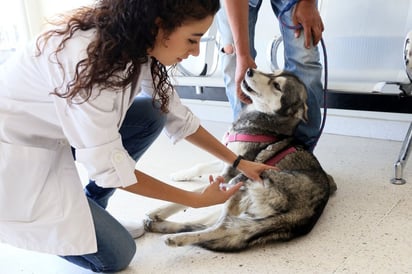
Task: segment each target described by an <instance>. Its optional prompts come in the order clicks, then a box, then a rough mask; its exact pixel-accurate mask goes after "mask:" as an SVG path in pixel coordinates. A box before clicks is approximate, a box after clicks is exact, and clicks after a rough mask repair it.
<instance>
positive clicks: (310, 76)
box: [271, 0, 323, 151]
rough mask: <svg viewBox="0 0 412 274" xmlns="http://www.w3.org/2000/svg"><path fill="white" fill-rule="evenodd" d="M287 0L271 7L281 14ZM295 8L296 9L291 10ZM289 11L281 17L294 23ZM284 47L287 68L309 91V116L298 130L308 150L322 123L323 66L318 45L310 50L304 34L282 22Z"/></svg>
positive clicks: (277, 2) (313, 145) (312, 146)
mask: <svg viewBox="0 0 412 274" xmlns="http://www.w3.org/2000/svg"><path fill="white" fill-rule="evenodd" d="M283 2H284V1H279V0H271V4H272V8H273V10H274V12H275V13H276V16H278V15H279V12H280V11H281V10H282V8H283V4H284V3H283ZM291 11H293V8H292V9H291ZM291 11H288V12H286V13H285V14H284V15H283V17H282V20H283V21H284V22H285V23H286V24H287V25H290V26H292V25H293V22H292V12H291ZM279 26H280V30H281V33H282V38H283V43H284V49H285V70H288V71H290V72H292V73H294V74H295V75H297V76H298V77H299V78H300V79H301V80H302V81H303V83H305V85H306V88H307V91H308V100H307V104H308V118H309V121H308V122H307V123H304V122H301V123H300V124H299V125H298V128H297V131H296V134H295V136H296V138H297V139H298V140H299V141H301V142H302V143H303V144H305V146H306V147H307V149H308V150H311V151H312V150H313V149H314V148H315V145H316V142H317V139H318V137H319V129H320V123H321V112H320V106H321V105H322V103H323V87H322V82H321V77H322V65H321V63H320V61H319V59H320V57H319V50H318V47H317V46H316V47H311V48H309V49H307V48H305V46H304V36H303V34H302V35H300V37H299V38H295V36H294V30H293V29H290V28H287V27H285V26H284V25H283V24H282V23H281V22H279Z"/></svg>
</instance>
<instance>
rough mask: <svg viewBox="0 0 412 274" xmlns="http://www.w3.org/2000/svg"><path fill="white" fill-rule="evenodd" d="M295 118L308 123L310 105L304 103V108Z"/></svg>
mask: <svg viewBox="0 0 412 274" xmlns="http://www.w3.org/2000/svg"><path fill="white" fill-rule="evenodd" d="M295 117H296V118H298V119H300V120H302V121H303V122H305V123H307V122H308V120H309V119H308V105H307V104H306V103H303V107H302V108H300V109H299V110H298V112H296V114H295Z"/></svg>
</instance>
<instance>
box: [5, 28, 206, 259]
mask: <svg viewBox="0 0 412 274" xmlns="http://www.w3.org/2000/svg"><path fill="white" fill-rule="evenodd" d="M93 35H94V31H87V32H77V33H76V34H75V35H74V38H73V39H71V40H69V42H68V43H67V44H66V47H65V48H64V50H63V51H62V52H61V53H60V54H59V60H60V62H61V63H62V65H63V67H64V70H65V74H63V73H62V70H61V69H60V68H59V66H58V65H57V64H56V62H55V61H53V58H54V57H53V56H52V55H50V54H51V52H52V51H53V50H54V49H55V48H56V45H57V44H58V43H59V39H61V38H59V37H53V38H52V39H50V41H49V43H47V45H46V47H45V48H44V53H43V54H42V55H40V56H38V57H35V54H34V53H35V45H30V46H29V47H27V48H26V49H25V50H24V51H22V52H21V53H17V54H16V55H15V56H14V57H12V59H10V60H9V61H8V62H7V63H6V64H4V65H1V66H0V241H2V242H6V243H10V244H12V245H15V246H17V247H21V248H26V249H31V250H37V251H42V252H47V253H53V254H59V255H80V254H87V253H93V252H96V249H97V246H96V239H95V233H94V226H93V221H92V218H91V213H90V210H89V207H88V204H87V199H86V197H85V195H84V192H83V189H82V184H81V181H80V178H79V176H78V173H77V169H76V167H75V164H74V161H73V157H72V155H71V150H70V147H71V146H73V147H75V148H76V158H77V161H78V162H80V163H82V164H83V165H84V166H85V168H86V169H87V171H88V175H89V177H90V178H91V179H94V180H95V181H96V183H97V184H98V185H100V186H103V187H120V186H123V187H125V186H128V185H131V184H134V183H136V177H135V175H134V169H135V164H136V163H135V161H134V160H133V159H131V158H130V157H129V155H128V154H127V152H126V151H125V149H124V147H123V145H122V143H121V137H120V135H119V132H118V130H119V127H120V125H121V123H122V121H123V119H124V116H125V114H126V111H127V109H128V107H129V106H130V104H131V103H132V100H133V98H134V97H135V96H136V95H137V94H138V93H139V92H145V93H147V94H148V95H149V96H152V92H153V87H152V79H151V74H150V64H145V65H143V66H142V72H141V75H140V77H139V80H138V83H137V87H136V89H135V90H131V88H130V87H129V88H127V89H125V90H123V91H108V90H103V91H102V92H101V93H100V95H99V96H92V98H91V99H90V100H89V101H88V102H86V103H82V104H70V105H69V104H67V101H66V99H62V98H59V97H57V96H55V95H51V94H50V92H52V91H53V90H54V88H55V87H60V86H61V84H62V83H63V87H64V86H65V85H66V83H67V82H68V81H70V80H71V79H73V73H74V68H75V64H77V62H78V61H79V60H81V59H82V58H84V57H85V49H86V47H87V45H88V44H89V43H90V41H91V39H92V38H93ZM96 94H98V92H97V91H96ZM169 111H170V112H169V113H168V114H167V122H166V127H165V131H166V134H167V135H168V136H169V137H170V138H171V140H172V141H173V142H177V141H179V140H181V139H182V138H184V137H186V136H188V135H190V134H192V133H194V132H195V131H196V130H197V128H198V127H199V120H198V119H197V118H196V117H195V116H194V115H193V114H192V112H190V110H189V109H188V108H187V107H185V106H183V105H182V104H181V102H180V99H179V97H178V95H177V94H176V92H175V91H173V94H172V96H171V98H170V104H169Z"/></svg>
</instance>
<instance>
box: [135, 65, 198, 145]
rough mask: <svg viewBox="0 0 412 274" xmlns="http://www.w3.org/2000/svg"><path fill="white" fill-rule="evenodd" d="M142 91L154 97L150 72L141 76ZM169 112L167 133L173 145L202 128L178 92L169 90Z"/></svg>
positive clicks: (147, 71)
mask: <svg viewBox="0 0 412 274" xmlns="http://www.w3.org/2000/svg"><path fill="white" fill-rule="evenodd" d="M141 77H142V81H141V90H142V92H144V93H146V94H148V95H149V96H151V97H152V96H153V84H152V80H151V76H150V71H149V70H145V73H142V75H141ZM169 92H170V97H169V112H168V113H167V119H166V125H165V133H166V135H167V136H168V137H169V139H170V140H171V141H172V142H173V143H177V142H178V141H180V140H182V139H184V138H186V137H187V136H189V135H191V134H193V133H194V132H195V131H196V130H197V129H198V128H199V126H200V120H199V118H198V117H197V116H195V115H194V114H193V112H192V111H191V110H190V109H189V108H188V107H187V106H185V105H183V104H182V101H181V100H180V98H179V95H178V94H177V92H176V90H175V89H174V88H171V89H170V90H169Z"/></svg>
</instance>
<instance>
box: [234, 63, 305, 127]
mask: <svg viewBox="0 0 412 274" xmlns="http://www.w3.org/2000/svg"><path fill="white" fill-rule="evenodd" d="M241 88H242V91H243V92H244V93H245V94H246V95H247V96H249V98H250V99H251V100H252V104H250V105H249V106H248V108H254V109H255V110H256V111H259V112H263V113H266V114H278V115H281V116H285V117H286V116H287V117H294V118H297V119H299V120H303V121H305V122H306V121H307V105H306V99H307V92H306V88H305V85H304V84H303V83H302V82H301V81H300V80H299V79H298V77H296V76H295V75H293V74H292V73H290V72H286V71H275V72H273V73H263V72H260V71H258V70H256V69H248V70H247V71H246V74H245V79H244V81H243V82H242V85H241Z"/></svg>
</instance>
